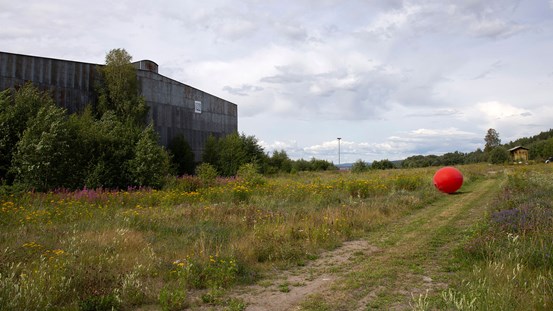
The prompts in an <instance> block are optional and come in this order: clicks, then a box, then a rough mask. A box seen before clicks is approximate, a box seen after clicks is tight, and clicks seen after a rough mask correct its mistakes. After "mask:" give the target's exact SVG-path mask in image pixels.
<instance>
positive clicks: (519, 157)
mask: <svg viewBox="0 0 553 311" xmlns="http://www.w3.org/2000/svg"><path fill="white" fill-rule="evenodd" d="M509 152H510V153H511V158H512V159H513V161H515V162H528V148H524V147H522V146H516V147H514V148H511V149H509Z"/></svg>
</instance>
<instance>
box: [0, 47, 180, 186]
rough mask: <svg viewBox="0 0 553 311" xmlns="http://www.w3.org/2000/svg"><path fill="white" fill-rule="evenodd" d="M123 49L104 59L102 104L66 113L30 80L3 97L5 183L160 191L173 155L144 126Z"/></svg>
mask: <svg viewBox="0 0 553 311" xmlns="http://www.w3.org/2000/svg"><path fill="white" fill-rule="evenodd" d="M130 60H131V57H130V55H128V54H127V52H126V51H125V50H121V49H116V50H112V51H110V52H109V53H108V54H107V56H106V65H105V66H104V67H102V68H101V70H100V71H101V73H102V75H101V76H102V79H101V81H100V83H99V85H98V93H99V94H100V95H99V100H98V105H97V106H94V107H93V106H89V107H87V108H86V110H85V111H82V112H81V113H79V114H73V115H68V114H67V112H66V110H65V109H63V108H60V107H58V106H56V105H55V103H54V102H53V101H52V99H51V97H50V96H49V94H48V93H45V92H41V91H39V90H38V89H37V88H36V87H34V86H33V85H32V84H30V83H28V84H26V85H24V86H22V87H21V88H20V89H18V90H6V91H4V92H2V93H1V94H0V121H1V122H0V134H1V136H0V151H1V152H0V154H1V156H0V181H1V182H2V183H3V184H13V183H15V184H17V185H19V186H23V187H25V188H27V189H34V190H37V191H46V190H50V189H60V188H68V189H78V188H80V189H82V188H85V187H86V188H100V187H101V188H123V189H124V188H127V187H133V186H148V187H157V188H159V187H161V185H162V184H163V183H164V179H165V178H166V176H167V175H168V174H169V172H170V171H169V157H168V154H167V152H166V151H165V149H164V148H163V147H161V146H159V145H158V143H157V141H158V138H157V134H156V133H155V132H154V131H153V129H152V128H151V127H147V126H146V122H145V116H146V113H147V107H146V105H145V102H144V99H143V98H142V97H140V96H138V90H137V81H136V73H135V69H134V67H133V66H132V64H131V63H130Z"/></svg>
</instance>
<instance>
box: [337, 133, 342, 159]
mask: <svg viewBox="0 0 553 311" xmlns="http://www.w3.org/2000/svg"><path fill="white" fill-rule="evenodd" d="M341 139H342V137H338V165H340V140H341Z"/></svg>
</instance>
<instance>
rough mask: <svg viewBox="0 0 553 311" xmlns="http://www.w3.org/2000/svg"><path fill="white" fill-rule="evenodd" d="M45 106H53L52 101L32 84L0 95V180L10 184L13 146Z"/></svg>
mask: <svg viewBox="0 0 553 311" xmlns="http://www.w3.org/2000/svg"><path fill="white" fill-rule="evenodd" d="M10 93H11V94H10ZM45 106H54V101H53V100H52V98H51V97H50V96H49V94H48V93H45V92H41V91H39V90H38V89H37V88H36V87H35V86H34V85H33V84H32V83H26V84H25V85H24V86H23V87H21V88H20V89H19V90H17V91H15V92H13V93H12V92H11V91H10V90H5V91H3V92H1V93H0V180H1V179H8V182H11V179H12V177H13V176H8V175H9V168H10V166H11V162H12V157H13V153H14V151H15V146H16V144H17V142H18V141H19V140H20V139H21V136H22V135H23V132H24V131H25V129H26V128H27V126H28V123H29V120H31V119H33V118H34V117H35V116H36V115H37V113H38V111H39V110H40V109H41V108H42V107H45Z"/></svg>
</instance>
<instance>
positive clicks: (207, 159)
mask: <svg viewBox="0 0 553 311" xmlns="http://www.w3.org/2000/svg"><path fill="white" fill-rule="evenodd" d="M202 162H203V163H209V164H211V165H212V166H213V167H216V166H217V164H218V163H219V142H218V140H217V138H216V137H215V136H213V135H209V137H208V138H207V140H206V142H205V147H204V152H203V153H202Z"/></svg>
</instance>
